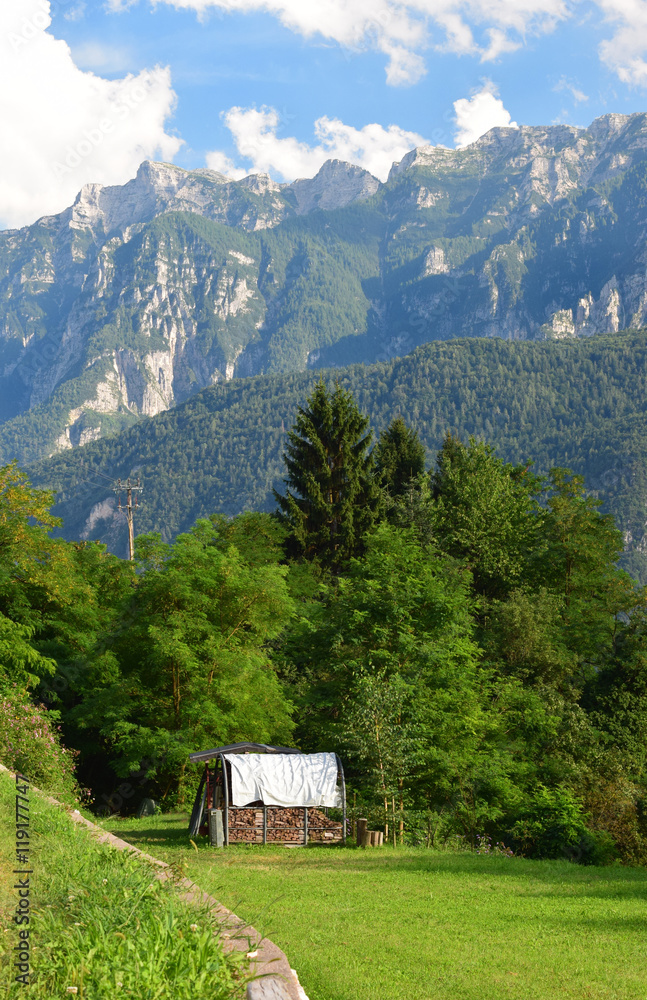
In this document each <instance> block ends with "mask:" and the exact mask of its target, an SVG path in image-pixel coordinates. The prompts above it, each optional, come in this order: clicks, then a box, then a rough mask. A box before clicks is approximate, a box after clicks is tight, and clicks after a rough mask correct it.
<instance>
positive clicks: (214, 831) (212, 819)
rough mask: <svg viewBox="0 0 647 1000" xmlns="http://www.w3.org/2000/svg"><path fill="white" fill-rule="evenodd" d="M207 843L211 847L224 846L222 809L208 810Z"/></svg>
mask: <svg viewBox="0 0 647 1000" xmlns="http://www.w3.org/2000/svg"><path fill="white" fill-rule="evenodd" d="M207 815H208V817H209V843H210V844H211V846H212V847H224V846H225V831H224V827H223V823H222V809H209V812H208V814H207Z"/></svg>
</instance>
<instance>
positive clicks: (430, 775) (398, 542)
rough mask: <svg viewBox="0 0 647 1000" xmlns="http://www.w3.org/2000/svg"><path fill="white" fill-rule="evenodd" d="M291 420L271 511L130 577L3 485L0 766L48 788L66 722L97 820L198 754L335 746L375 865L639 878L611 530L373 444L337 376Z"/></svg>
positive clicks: (14, 487) (627, 645)
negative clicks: (552, 866)
mask: <svg viewBox="0 0 647 1000" xmlns="http://www.w3.org/2000/svg"><path fill="white" fill-rule="evenodd" d="M466 377H468V376H466ZM302 404H303V405H302V407H301V409H300V410H299V413H298V416H297V419H296V420H295V421H294V422H293V423H292V424H291V425H290V426H289V428H288V432H287V448H286V451H287V454H288V460H287V462H286V465H285V480H286V481H285V485H284V487H283V488H282V490H281V492H280V493H277V494H276V497H275V500H276V502H277V503H278V504H279V506H280V514H279V516H277V517H274V516H272V515H270V514H265V513H244V514H241V515H239V516H238V517H235V518H232V519H228V518H226V517H224V516H223V515H219V514H213V515H211V516H210V517H209V518H204V519H200V520H198V521H196V522H195V523H194V524H192V525H191V526H190V529H189V531H187V532H183V533H181V534H179V535H178V536H177V537H176V538H175V539H173V540H172V541H171V542H170V543H166V542H164V541H163V540H162V539H161V537H160V536H159V534H157V533H154V532H153V533H149V534H146V535H143V536H140V537H139V539H138V545H137V551H136V559H135V561H133V562H131V561H130V560H124V559H119V558H117V557H116V556H115V555H111V554H110V553H108V552H106V551H105V547H104V546H102V545H99V544H96V543H92V542H88V543H86V544H79V543H78V542H67V541H64V540H62V539H57V538H52V537H51V534H50V531H49V529H50V528H51V527H53V526H54V521H53V519H52V516H51V514H50V512H49V509H48V508H49V505H50V502H51V496H50V495H49V494H48V493H47V492H46V491H39V490H37V489H33V488H32V487H30V485H29V483H28V482H27V480H26V477H25V476H24V474H23V473H21V472H20V470H18V469H17V467H16V466H15V465H14V464H12V465H10V466H5V467H4V468H2V469H0V528H1V536H2V545H1V546H0V638H1V639H2V644H3V650H4V653H3V660H2V663H1V664H0V696H1V697H2V701H3V711H2V712H0V760H1V761H2V762H4V763H5V764H6V765H7V766H10V767H15V768H19V769H23V768H25V769H27V770H26V773H27V774H28V776H29V777H32V780H33V774H35V773H41V774H43V773H44V776H45V777H46V778H47V779H48V783H49V784H50V787H51V786H54V787H55V786H56V785H62V786H63V787H65V786H66V784H67V785H68V786H69V785H70V783H71V782H70V775H69V769H70V755H69V754H65V753H63V751H62V750H60V748H59V742H58V740H59V734H58V732H56V735H54V732H55V731H53V730H52V728H51V727H52V724H54V725H55V724H56V723H57V721H58V720H60V722H61V725H62V734H63V737H64V742H65V744H66V746H68V747H69V748H72V749H73V750H75V751H78V762H77V765H76V766H77V768H78V770H77V775H78V777H79V778H80V780H81V781H82V783H83V784H84V785H85V786H86V787H89V788H90V789H91V793H88V794H89V795H90V797H91V798H92V800H93V802H94V805H95V808H97V809H98V810H99V811H100V812H101V813H102V814H104V815H105V814H106V813H110V812H112V811H116V810H119V811H121V812H122V813H131V814H132V813H133V812H135V810H136V808H137V804H138V803H139V801H140V800H141V799H142V798H143V797H144V796H145V795H152V796H153V797H154V798H155V799H156V800H159V801H161V803H162V805H163V807H164V808H165V809H173V808H178V807H180V808H182V807H186V806H187V805H188V804H189V803H190V802H191V800H192V798H193V796H194V794H195V788H196V783H197V779H198V777H199V771H200V770H201V767H200V765H197V764H191V763H190V762H189V759H188V758H189V754H190V753H191V752H192V751H194V750H196V749H203V748H205V747H209V746H219V745H224V744H229V743H235V742H238V741H247V740H251V741H254V742H260V743H270V744H278V745H280V746H288V745H289V746H294V745H296V746H297V747H299V748H301V749H303V750H311V751H313V752H315V751H321V750H324V749H325V750H332V751H335V752H337V753H339V754H340V755H341V756H342V757H343V759H344V766H345V773H346V777H347V781H348V788H349V791H351V792H352V795H350V796H349V805H351V810H352V812H353V814H354V815H357V814H358V813H357V809H358V808H359V809H360V810H361V811H360V813H359V815H364V816H367V817H369V819H370V822H371V825H373V824H375V825H376V826H377V827H378V828H380V829H383V830H384V833H385V837H386V839H389V840H391V842H392V843H393V846H394V847H397V845H403V844H405V843H410V844H416V845H419V846H421V845H424V844H426V845H427V846H431V845H434V846H436V847H439V846H443V845H444V846H454V847H455V848H456V847H458V848H462V849H463V850H464V849H465V848H466V847H467V848H468V849H469V848H471V849H472V850H479V851H482V850H484V849H487V850H488V851H489V850H490V849H491V845H492V844H496V845H498V846H497V848H496V849H497V850H498V851H499V852H500V853H503V854H506V855H509V854H510V853H511V852H514V853H516V854H522V855H525V856H529V857H535V858H546V857H548V858H568V859H570V860H572V861H579V862H582V863H584V864H607V863H611V862H613V861H614V860H615V859H619V860H621V861H624V862H625V863H629V864H645V862H646V861H647V820H646V817H645V810H644V802H645V795H646V791H647V750H646V747H647V740H646V736H647V677H646V664H647V656H646V650H647V627H646V623H647V603H646V597H647V590H646V588H644V587H640V586H637V585H636V584H635V582H634V581H632V579H631V578H630V577H629V576H628V574H626V573H625V572H624V571H623V570H622V569H621V568H619V567H618V565H617V560H618V556H619V554H620V552H621V551H622V545H623V540H622V535H621V533H620V532H619V531H618V529H617V528H616V527H615V525H614V523H613V519H612V518H611V517H610V516H608V515H604V514H603V513H601V511H600V509H599V502H598V501H597V500H596V499H595V498H594V497H591V496H590V495H587V493H586V491H585V490H584V488H583V481H582V479H581V477H578V476H572V475H569V474H568V473H566V472H565V471H564V470H562V469H555V468H553V469H550V470H548V472H547V475H546V476H545V477H542V476H537V475H535V474H534V473H533V471H532V468H531V467H530V466H529V465H528V464H527V463H526V462H525V461H524V462H522V463H519V464H511V463H506V462H504V461H503V460H502V459H501V458H499V457H498V456H497V455H496V454H495V452H494V451H493V449H492V448H491V447H490V446H489V445H487V444H485V443H483V442H476V441H472V442H470V443H468V444H463V443H461V442H460V441H459V440H458V439H457V438H456V437H455V436H452V435H451V434H448V435H446V436H445V438H444V440H443V443H442V447H441V449H440V450H439V452H438V453H437V454H436V455H434V461H433V465H432V469H431V471H430V472H425V471H424V458H425V456H424V449H423V447H422V445H421V444H420V441H419V440H418V437H417V435H416V432H415V430H413V429H412V428H411V427H409V426H408V425H407V423H406V421H404V420H403V419H402V418H397V417H396V418H395V419H394V420H393V419H392V420H390V421H389V425H388V427H387V428H386V430H385V431H384V432H383V433H382V434H380V436H379V440H378V442H377V445H376V447H375V448H372V440H371V435H370V433H369V432H368V431H369V428H368V423H369V421H368V417H366V416H365V415H364V414H362V412H361V410H360V409H359V407H358V405H357V401H356V400H355V398H354V397H353V395H352V394H351V393H349V392H347V391H346V390H345V389H343V388H342V387H341V386H339V385H337V386H331V387H327V386H326V385H325V384H324V383H323V382H319V383H318V384H317V385H316V386H315V388H314V390H313V391H312V392H311V393H309V395H308V397H307V398H305V399H303V400H302ZM603 405H604V402H603ZM261 415H262V414H261ZM95 471H98V470H95ZM184 473H185V479H184V480H183V481H182V480H178V481H177V482H178V483H180V482H184V483H186V481H187V480H188V479H189V478H190V474H191V472H190V469H189V468H188V466H187V467H186V468H185V470H184ZM34 702H36V703H37V704H41V703H42V704H44V705H45V706H47V707H46V708H38V709H35V708H34ZM26 713H30V715H27V714H26ZM25 718H32V719H33V720H34V721H35V722H37V723H38V725H34V726H25V725H24V719H25ZM21 722H22V725H21ZM76 756H77V755H76V754H75V755H72V757H76ZM351 803H352V804H351Z"/></svg>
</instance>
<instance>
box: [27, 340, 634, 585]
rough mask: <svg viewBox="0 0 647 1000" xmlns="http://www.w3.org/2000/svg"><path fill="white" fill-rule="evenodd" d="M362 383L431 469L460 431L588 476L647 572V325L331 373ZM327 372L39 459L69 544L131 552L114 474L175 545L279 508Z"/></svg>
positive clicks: (448, 349)
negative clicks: (213, 526)
mask: <svg viewBox="0 0 647 1000" xmlns="http://www.w3.org/2000/svg"><path fill="white" fill-rule="evenodd" d="M323 376H324V377H325V379H326V380H327V381H328V382H329V383H333V382H335V381H338V382H339V384H340V385H341V386H342V387H343V388H344V389H348V390H350V391H351V392H352V393H353V394H354V396H355V398H356V399H357V401H358V403H359V406H360V408H361V410H362V411H363V412H364V413H366V414H368V415H369V417H370V419H371V424H372V427H373V429H374V431H376V432H377V433H379V432H381V431H382V430H384V428H385V427H387V426H388V425H389V423H390V422H391V420H392V419H393V418H394V417H395V416H397V415H398V414H400V415H402V416H403V417H404V419H405V421H406V422H407V423H408V424H409V425H410V426H412V427H413V428H414V429H415V430H416V431H417V432H418V434H419V436H420V439H421V441H422V442H423V444H424V445H425V447H426V449H427V454H428V464H431V462H432V461H433V459H434V457H435V453H436V451H437V450H438V448H439V447H440V445H441V444H442V441H443V438H444V436H445V434H446V433H447V431H450V432H452V433H454V434H456V435H458V436H459V437H461V438H462V439H464V440H466V439H468V438H469V437H470V436H474V437H476V438H480V439H483V440H486V441H487V442H489V443H490V444H492V445H494V446H495V447H496V449H497V452H498V454H499V455H500V456H501V457H502V458H504V459H505V460H507V461H511V462H515V463H517V462H522V461H524V462H526V461H527V462H534V470H535V471H536V472H538V473H546V472H547V471H548V469H549V468H550V467H554V466H567V467H569V468H571V469H573V471H575V472H577V473H580V474H582V475H583V476H584V477H585V482H586V485H587V488H588V489H589V490H591V491H593V492H595V494H596V495H597V496H598V497H599V498H600V499H601V500H603V501H604V509H605V510H607V511H608V512H610V513H612V514H613V515H614V516H615V518H616V522H617V523H618V525H619V526H620V527H621V528H622V530H623V531H624V533H625V539H626V549H627V551H626V553H625V555H624V557H623V560H624V564H625V566H626V567H627V568H628V569H629V570H630V571H631V572H632V573H633V574H634V575H635V576H637V577H638V578H640V579H647V576H646V574H647V560H646V558H645V555H644V554H643V547H644V545H645V542H644V541H643V540H644V539H646V538H647V534H646V533H645V503H646V500H647V445H646V443H645V433H644V430H645V409H646V407H647V332H646V331H644V330H641V331H628V332H621V333H618V334H613V335H607V336H597V337H587V338H583V339H574V340H563V341H557V342H555V341H545V342H514V341H504V340H498V339H470V340H454V341H449V342H444V343H438V342H437V343H431V344H427V345H425V346H424V347H421V348H418V349H417V350H416V351H414V352H413V353H412V354H411V355H409V356H407V357H404V358H398V359H396V360H394V361H390V362H387V363H382V364H377V365H373V366H370V367H364V366H362V365H356V366H351V367H349V368H347V369H343V370H336V371H328V372H324V373H323ZM319 377H320V373H317V374H316V375H315V374H314V373H311V372H308V373H290V374H284V375H275V376H257V377H255V378H250V379H234V380H232V381H231V382H228V383H221V384H219V385H216V386H213V387H211V388H209V389H205V390H203V391H202V392H200V393H199V394H197V395H196V396H194V397H193V398H191V399H190V400H188V401H187V402H186V403H184V404H182V405H180V406H178V407H176V408H175V409H173V410H169V411H168V412H165V413H162V414H159V415H157V416H155V417H152V418H150V419H147V420H142V421H140V422H139V423H137V424H136V425H135V426H133V427H131V428H129V429H128V430H126V431H124V432H123V433H122V434H120V435H118V436H114V437H111V438H106V439H104V440H102V441H96V442H93V443H91V444H88V445H86V446H84V447H82V448H79V449H76V450H73V451H67V452H64V453H62V454H60V455H57V456H55V457H53V458H51V459H48V460H46V461H44V462H41V463H39V464H37V465H35V466H34V467H33V469H32V474H33V479H34V482H36V483H37V484H39V485H42V486H47V487H51V488H53V489H55V490H57V491H58V504H57V506H56V513H57V514H58V515H60V516H62V518H63V522H64V532H65V535H66V537H68V538H79V537H85V538H100V539H103V540H105V541H107V542H108V543H109V545H110V547H111V548H113V550H114V551H117V552H119V553H122V554H123V553H124V552H125V539H126V534H125V530H126V528H125V518H124V517H123V515H122V514H120V513H119V512H118V511H116V510H115V503H116V501H115V494H114V493H113V492H112V485H113V483H114V481H115V480H116V479H117V478H118V477H121V479H122V480H125V479H126V478H127V477H128V476H133V477H135V478H136V477H140V478H141V480H142V482H143V485H144V488H145V492H144V495H143V505H142V507H141V508H140V510H139V511H138V513H137V519H136V527H137V531H138V532H144V531H149V530H157V531H160V532H161V533H162V535H163V537H164V538H166V539H170V538H172V537H173V536H174V535H176V534H177V533H179V532H182V531H186V530H187V529H188V528H189V527H190V526H191V525H192V524H193V522H194V521H195V519H196V518H198V517H203V516H208V515H209V514H211V513H213V512H216V511H218V512H222V513H225V514H228V515H233V514H236V513H238V512H240V511H242V510H246V509H250V510H271V509H274V507H275V502H274V500H273V498H272V492H271V491H272V489H273V488H276V489H279V490H280V491H282V488H283V482H282V480H283V476H284V474H285V473H284V465H283V457H282V456H283V452H284V449H285V446H286V444H287V432H288V430H289V429H290V426H291V425H292V423H293V421H294V418H295V415H296V409H297V406H299V405H302V404H303V402H304V400H305V398H306V396H307V395H308V394H309V393H310V391H311V389H312V386H313V383H314V382H315V380H316V379H318V378H319Z"/></svg>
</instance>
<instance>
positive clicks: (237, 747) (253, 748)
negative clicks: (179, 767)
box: [189, 743, 303, 763]
mask: <svg viewBox="0 0 647 1000" xmlns="http://www.w3.org/2000/svg"><path fill="white" fill-rule="evenodd" d="M221 753H225V754H227V753H299V754H300V753H303V751H302V750H296V749H295V748H294V747H275V746H270V744H268V743H229V744H228V745H227V746H224V747H215V749H213V750H199V751H198V752H197V753H191V754H189V760H190V761H192V762H198V763H199V762H200V761H206V760H211V759H212V758H213V757H217V756H218V754H221Z"/></svg>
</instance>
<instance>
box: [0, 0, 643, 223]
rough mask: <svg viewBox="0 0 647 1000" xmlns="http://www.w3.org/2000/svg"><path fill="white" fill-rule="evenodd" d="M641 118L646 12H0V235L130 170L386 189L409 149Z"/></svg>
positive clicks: (388, 8)
mask: <svg viewBox="0 0 647 1000" xmlns="http://www.w3.org/2000/svg"><path fill="white" fill-rule="evenodd" d="M644 110H647V0H595V2H594V0H590V2H589V0H400V2H391V0H155V2H153V0H51V2H50V0H1V2H0V137H1V139H0V142H1V145H0V152H1V154H2V155H0V228H3V229H4V228H10V227H20V226H24V225H28V224H31V223H33V222H34V221H35V220H36V219H38V218H39V217H41V216H43V215H49V214H53V213H55V212H59V211H62V210H63V209H64V208H66V207H67V206H68V205H70V204H72V202H73V201H74V198H75V196H76V194H77V192H78V191H79V189H80V188H81V187H82V185H84V184H88V183H100V184H123V183H125V182H126V181H127V180H129V179H130V178H131V177H134V175H135V173H136V171H137V167H138V166H139V164H140V163H141V162H142V160H146V159H153V160H165V161H167V162H172V163H175V164H177V165H178V166H181V167H185V168H187V169H194V168H199V167H205V166H206V167H210V168H212V169H215V170H218V171H220V172H221V173H224V174H227V175H228V176H230V177H232V178H240V177H244V176H245V175H246V174H248V173H259V172H263V173H269V174H270V175H271V176H272V177H274V178H275V179H276V180H277V181H281V182H289V181H292V180H294V179H295V178H297V177H312V176H314V174H315V173H316V172H317V170H318V169H319V167H320V166H321V165H322V163H323V162H324V161H325V160H327V159H331V158H338V159H342V160H348V161H350V162H352V163H356V164H359V165H360V166H362V167H364V168H365V169H367V170H370V171H371V173H373V174H374V175H375V176H377V177H379V178H380V179H381V180H385V179H386V177H387V175H388V172H389V168H390V166H391V163H392V162H393V161H396V160H400V159H401V158H402V157H403V156H404V154H405V153H406V152H407V151H408V150H410V149H412V148H413V147H414V146H419V145H423V144H429V145H442V146H447V147H450V148H453V147H455V146H463V145H467V144H469V143H470V142H473V141H475V140H476V139H477V138H478V137H479V136H480V135H482V134H483V133H484V132H486V131H487V130H488V129H489V128H492V127H493V126H507V127H511V128H516V127H519V126H523V125H551V124H569V125H576V126H579V127H586V126H587V125H589V124H590V122H591V121H592V120H593V119H594V118H596V117H598V116H599V115H604V114H608V113H610V112H618V113H621V114H631V113H633V112H636V111H644Z"/></svg>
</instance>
